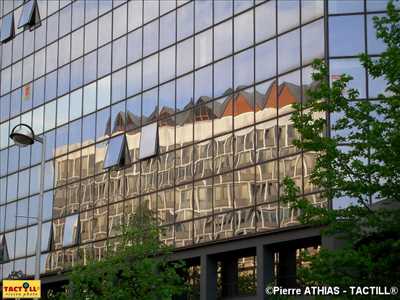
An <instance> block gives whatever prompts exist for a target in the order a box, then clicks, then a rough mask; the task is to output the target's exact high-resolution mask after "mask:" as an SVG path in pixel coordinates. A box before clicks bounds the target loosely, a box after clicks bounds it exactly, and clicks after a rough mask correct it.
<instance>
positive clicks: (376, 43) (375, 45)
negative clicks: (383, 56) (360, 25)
mask: <svg viewBox="0 0 400 300" xmlns="http://www.w3.org/2000/svg"><path fill="white" fill-rule="evenodd" d="M374 16H378V17H383V16H384V15H382V14H381V15H367V35H368V36H367V41H368V43H367V44H368V54H380V53H381V52H383V51H384V50H385V48H386V45H385V43H384V42H383V40H382V39H378V38H377V37H376V29H375V27H374V22H373V20H372V19H373V17H374Z"/></svg>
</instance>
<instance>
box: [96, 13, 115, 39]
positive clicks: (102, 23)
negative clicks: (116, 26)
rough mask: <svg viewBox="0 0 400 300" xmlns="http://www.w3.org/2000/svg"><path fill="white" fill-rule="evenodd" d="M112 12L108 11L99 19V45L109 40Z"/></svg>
mask: <svg viewBox="0 0 400 300" xmlns="http://www.w3.org/2000/svg"><path fill="white" fill-rule="evenodd" d="M111 20H112V14H111V13H109V14H107V15H105V16H103V17H101V18H100V19H99V46H102V45H104V44H106V43H108V42H109V41H111V34H112V30H111V25H112V21H111Z"/></svg>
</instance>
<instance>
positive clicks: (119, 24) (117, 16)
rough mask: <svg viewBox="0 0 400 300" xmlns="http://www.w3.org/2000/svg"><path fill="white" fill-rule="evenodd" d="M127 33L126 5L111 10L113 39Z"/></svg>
mask: <svg viewBox="0 0 400 300" xmlns="http://www.w3.org/2000/svg"><path fill="white" fill-rule="evenodd" d="M126 31H127V4H125V5H122V6H120V7H118V8H117V9H115V10H113V38H114V39H115V38H118V37H120V36H121V35H123V34H125V33H126Z"/></svg>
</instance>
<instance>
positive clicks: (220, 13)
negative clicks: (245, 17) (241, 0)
mask: <svg viewBox="0 0 400 300" xmlns="http://www.w3.org/2000/svg"><path fill="white" fill-rule="evenodd" d="M232 8H233V7H232V1H215V2H214V22H218V21H221V20H223V19H225V18H228V17H229V16H231V15H232Z"/></svg>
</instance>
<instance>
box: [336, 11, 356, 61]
mask: <svg viewBox="0 0 400 300" xmlns="http://www.w3.org/2000/svg"><path fill="white" fill-rule="evenodd" d="M362 52H364V16H340V17H330V18H329V55H331V56H347V55H358V54H360V53H362Z"/></svg>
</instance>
